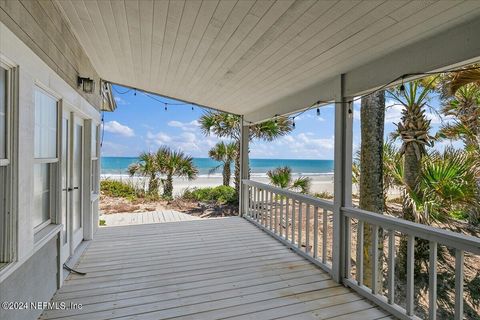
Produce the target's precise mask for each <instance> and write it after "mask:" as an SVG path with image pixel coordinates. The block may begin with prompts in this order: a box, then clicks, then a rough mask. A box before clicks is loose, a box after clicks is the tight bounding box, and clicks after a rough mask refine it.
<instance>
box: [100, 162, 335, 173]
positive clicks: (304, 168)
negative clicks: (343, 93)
mask: <svg viewBox="0 0 480 320" xmlns="http://www.w3.org/2000/svg"><path fill="white" fill-rule="evenodd" d="M137 161H138V158H136V157H102V159H101V168H102V172H101V173H102V174H103V175H126V174H127V168H128V166H129V165H130V164H132V163H135V162H137ZM193 161H194V163H195V165H196V166H197V168H198V171H199V175H202V176H206V175H212V173H210V170H211V169H212V168H215V167H216V166H218V165H219V163H218V162H216V161H214V160H212V159H209V158H194V159H193ZM282 166H289V167H290V168H292V172H293V173H294V174H303V175H324V174H331V173H333V160H294V159H250V168H251V173H252V175H254V176H264V175H265V174H266V173H267V171H268V170H272V169H275V168H277V167H282ZM232 172H233V168H232ZM220 173H221V169H218V170H217V171H216V172H215V173H213V174H218V175H219V174H220Z"/></svg>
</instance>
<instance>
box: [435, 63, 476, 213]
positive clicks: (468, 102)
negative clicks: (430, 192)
mask: <svg viewBox="0 0 480 320" xmlns="http://www.w3.org/2000/svg"><path fill="white" fill-rule="evenodd" d="M478 66H479V65H474V66H473V67H478ZM471 67H472V66H471ZM471 67H470V68H467V69H466V70H464V71H461V72H457V73H454V74H448V75H445V76H444V77H442V81H441V84H440V88H441V92H442V102H443V107H442V110H441V111H442V113H443V114H444V115H446V116H452V117H454V120H453V122H449V123H447V124H445V125H443V126H442V127H441V128H440V131H439V133H438V134H437V136H438V137H439V138H448V139H454V140H458V139H460V140H462V141H463V143H464V145H465V149H466V150H467V151H468V152H470V153H471V154H472V156H473V157H474V158H476V159H480V69H471ZM474 165H475V166H476V167H477V168H480V161H477V162H476V163H475V164H474ZM476 179H477V187H476V189H477V192H478V193H480V170H477V177H476ZM469 218H470V221H471V222H478V220H479V218H480V209H479V208H478V207H476V208H472V209H471V212H470V214H469Z"/></svg>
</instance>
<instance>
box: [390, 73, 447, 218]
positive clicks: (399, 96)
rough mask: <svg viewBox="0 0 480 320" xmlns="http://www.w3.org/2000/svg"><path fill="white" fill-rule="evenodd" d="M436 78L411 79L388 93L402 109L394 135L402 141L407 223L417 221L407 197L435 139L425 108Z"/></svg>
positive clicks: (417, 180)
mask: <svg viewBox="0 0 480 320" xmlns="http://www.w3.org/2000/svg"><path fill="white" fill-rule="evenodd" d="M437 79H438V77H429V78H425V79H421V80H414V81H411V82H409V83H408V84H406V85H405V86H404V87H402V88H400V87H399V88H396V89H394V90H392V91H389V94H390V95H391V96H392V98H393V99H394V100H395V101H396V102H398V103H399V104H401V105H402V106H403V110H402V118H401V121H400V122H399V123H397V124H396V126H397V131H396V133H395V135H394V136H395V137H400V138H401V140H402V146H401V148H400V150H399V153H400V155H403V172H404V177H403V178H404V184H405V187H406V192H405V194H404V201H403V202H404V204H403V217H404V219H406V220H410V221H416V220H418V216H417V214H416V211H415V206H414V204H413V202H412V201H411V199H409V197H408V194H410V193H411V192H413V191H414V190H415V189H417V186H418V183H419V177H420V175H421V173H422V168H421V164H422V157H423V156H424V155H425V153H426V147H427V146H429V147H432V146H433V140H434V138H433V137H432V136H430V135H429V131H430V122H431V120H428V119H427V117H426V115H425V109H426V107H427V103H428V99H429V93H431V92H433V91H434V90H435V83H436V81H437ZM402 89H403V90H402Z"/></svg>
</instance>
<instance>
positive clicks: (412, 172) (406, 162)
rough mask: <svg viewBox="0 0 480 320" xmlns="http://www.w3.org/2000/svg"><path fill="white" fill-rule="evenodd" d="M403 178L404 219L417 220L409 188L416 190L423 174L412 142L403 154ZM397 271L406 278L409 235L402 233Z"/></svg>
mask: <svg viewBox="0 0 480 320" xmlns="http://www.w3.org/2000/svg"><path fill="white" fill-rule="evenodd" d="M403 170H404V174H403V180H404V183H405V186H406V189H407V190H405V191H404V192H403V201H402V207H403V208H402V209H403V219H405V220H408V221H413V222H415V220H416V216H417V215H416V213H415V204H414V203H413V201H412V200H411V199H410V197H409V193H408V191H409V190H415V189H416V188H417V185H418V182H419V178H420V175H421V174H422V160H421V158H420V159H419V158H418V157H417V155H416V153H415V148H414V146H413V145H412V143H410V144H408V145H407V146H406V148H405V154H404V155H403ZM420 246H422V247H423V243H418V242H417V244H416V249H415V255H417V253H419V250H418V248H419V247H420ZM418 258H419V257H416V259H415V263H418V262H419V261H420V259H418ZM415 270H418V266H416V267H415ZM397 271H398V276H399V278H400V279H405V277H406V275H407V236H405V235H402V236H401V238H400V247H399V249H398V257H397Z"/></svg>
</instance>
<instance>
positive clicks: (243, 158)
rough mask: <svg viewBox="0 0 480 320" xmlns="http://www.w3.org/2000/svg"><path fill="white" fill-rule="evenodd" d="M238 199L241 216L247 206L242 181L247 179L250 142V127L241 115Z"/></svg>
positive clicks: (246, 195)
mask: <svg viewBox="0 0 480 320" xmlns="http://www.w3.org/2000/svg"><path fill="white" fill-rule="evenodd" d="M240 133H241V134H240V190H239V191H240V199H239V215H240V216H243V215H244V214H245V212H246V208H247V207H248V205H247V203H248V188H246V187H245V186H244V185H243V183H242V181H243V180H244V179H248V177H249V171H250V164H249V158H248V143H249V142H250V129H249V127H248V125H245V123H244V121H243V116H242V123H241V132H240Z"/></svg>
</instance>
